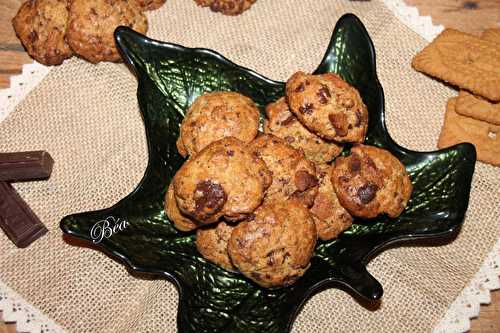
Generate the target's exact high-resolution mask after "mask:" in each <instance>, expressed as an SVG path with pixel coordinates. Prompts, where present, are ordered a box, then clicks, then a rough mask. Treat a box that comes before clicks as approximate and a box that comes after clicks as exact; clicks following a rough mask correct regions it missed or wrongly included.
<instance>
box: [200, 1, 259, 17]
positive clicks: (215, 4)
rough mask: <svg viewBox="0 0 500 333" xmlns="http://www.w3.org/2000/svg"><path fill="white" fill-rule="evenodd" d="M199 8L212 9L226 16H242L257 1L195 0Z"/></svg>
mask: <svg viewBox="0 0 500 333" xmlns="http://www.w3.org/2000/svg"><path fill="white" fill-rule="evenodd" d="M194 1H195V2H196V4H197V5H198V6H201V7H210V9H211V10H212V11H213V12H216V13H219V12H220V13H222V14H224V15H231V16H235V15H240V14H241V13H243V12H244V11H245V10H247V9H249V8H250V7H251V6H252V4H253V3H254V2H255V1H257V0H194Z"/></svg>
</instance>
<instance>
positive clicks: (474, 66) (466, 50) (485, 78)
mask: <svg viewBox="0 0 500 333" xmlns="http://www.w3.org/2000/svg"><path fill="white" fill-rule="evenodd" d="M412 66H413V68H415V69H416V70H418V71H420V72H423V73H425V74H428V75H431V76H433V77H436V78H439V79H441V80H444V81H446V82H449V83H451V84H453V85H456V86H459V87H460V88H462V89H466V90H469V91H471V92H473V93H475V94H477V95H480V96H483V97H486V98H488V99H490V100H492V101H500V46H497V45H496V44H495V43H493V42H490V41H486V40H482V39H480V38H477V37H475V36H472V35H469V34H466V33H463V32H460V31H458V30H454V29H445V30H444V31H443V32H442V33H441V34H439V36H437V37H436V39H434V41H432V43H430V44H429V45H427V46H426V47H425V48H424V49H423V50H422V51H420V52H419V53H418V54H417V55H416V56H415V57H414V58H413V61H412Z"/></svg>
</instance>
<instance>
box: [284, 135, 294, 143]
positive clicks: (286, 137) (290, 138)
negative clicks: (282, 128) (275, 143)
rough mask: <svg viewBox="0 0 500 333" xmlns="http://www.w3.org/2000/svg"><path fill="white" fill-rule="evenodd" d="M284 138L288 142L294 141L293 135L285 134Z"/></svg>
mask: <svg viewBox="0 0 500 333" xmlns="http://www.w3.org/2000/svg"><path fill="white" fill-rule="evenodd" d="M284 139H285V141H286V142H288V143H293V142H294V141H295V138H294V137H293V136H290V135H287V136H285V137H284Z"/></svg>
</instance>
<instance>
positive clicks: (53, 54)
mask: <svg viewBox="0 0 500 333" xmlns="http://www.w3.org/2000/svg"><path fill="white" fill-rule="evenodd" d="M68 2H69V1H67V0H29V1H26V2H25V3H23V4H22V6H21V7H20V8H19V11H18V12H17V14H16V16H15V17H14V18H13V19H12V25H13V26H14V30H15V31H16V34H17V36H18V37H19V39H20V40H21V43H22V44H23V46H24V47H25V48H26V51H27V52H28V54H29V55H30V56H31V57H33V58H34V59H35V60H36V61H38V62H40V63H42V64H44V65H59V64H61V63H62V62H63V60H64V59H67V58H69V57H71V56H72V54H73V52H72V51H71V49H70V47H69V45H68V44H67V43H66V40H65V39H64V35H65V34H66V30H67V22H68Z"/></svg>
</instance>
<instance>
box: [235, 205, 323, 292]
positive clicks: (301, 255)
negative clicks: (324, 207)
mask: <svg viewBox="0 0 500 333" xmlns="http://www.w3.org/2000/svg"><path fill="white" fill-rule="evenodd" d="M316 239H317V234H316V227H315V226H314V222H313V220H312V217H311V214H310V213H309V211H308V210H307V208H305V207H304V205H303V204H302V203H301V202H299V201H297V200H295V199H291V200H289V201H286V202H285V201H276V202H269V203H265V204H263V205H262V206H261V207H259V208H258V209H257V210H256V211H255V213H254V216H253V217H252V218H251V219H250V220H248V221H244V222H241V223H239V224H238V225H237V226H236V227H235V228H234V230H233V233H232V235H231V238H230V239H229V244H228V252H229V256H230V258H231V261H232V263H233V265H234V266H236V267H237V268H238V270H239V271H240V272H241V273H243V274H244V275H245V276H246V277H248V278H249V279H251V280H253V281H255V282H256V283H257V284H259V285H260V286H262V287H266V288H277V287H282V286H289V285H291V284H293V283H294V282H295V281H296V280H297V279H298V278H300V277H301V276H302V275H303V274H304V273H305V272H306V270H307V269H308V268H309V266H310V264H309V261H310V259H311V256H312V254H313V251H314V246H315V245H316Z"/></svg>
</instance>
